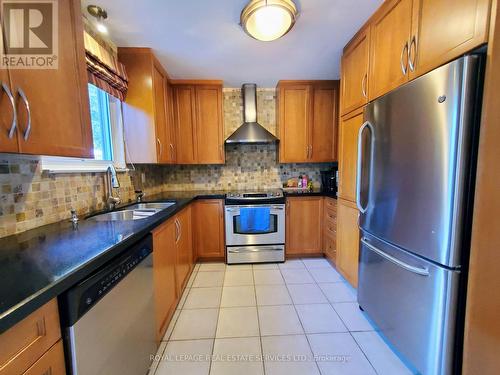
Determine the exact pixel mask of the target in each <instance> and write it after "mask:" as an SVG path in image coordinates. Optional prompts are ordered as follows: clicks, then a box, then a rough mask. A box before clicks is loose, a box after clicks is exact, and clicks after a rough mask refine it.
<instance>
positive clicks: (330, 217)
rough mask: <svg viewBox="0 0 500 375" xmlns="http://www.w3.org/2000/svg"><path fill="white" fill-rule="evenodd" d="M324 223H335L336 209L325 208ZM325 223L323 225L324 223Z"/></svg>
mask: <svg viewBox="0 0 500 375" xmlns="http://www.w3.org/2000/svg"><path fill="white" fill-rule="evenodd" d="M325 223H326V224H331V225H337V211H332V210H328V209H326V210H325ZM326 224H325V225H326Z"/></svg>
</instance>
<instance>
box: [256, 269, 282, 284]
mask: <svg viewBox="0 0 500 375" xmlns="http://www.w3.org/2000/svg"><path fill="white" fill-rule="evenodd" d="M253 277H254V279H255V285H276V284H284V283H285V281H284V280H283V277H281V272H280V271H279V270H254V271H253Z"/></svg>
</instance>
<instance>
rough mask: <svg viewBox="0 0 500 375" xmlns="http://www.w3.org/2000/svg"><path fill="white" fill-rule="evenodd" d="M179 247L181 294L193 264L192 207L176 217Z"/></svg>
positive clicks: (177, 270)
mask: <svg viewBox="0 0 500 375" xmlns="http://www.w3.org/2000/svg"><path fill="white" fill-rule="evenodd" d="M175 224H176V237H175V244H176V248H177V264H176V269H175V270H176V280H177V294H178V295H179V296H180V295H181V293H182V290H183V289H184V287H185V286H186V283H187V280H188V276H189V274H190V272H191V266H192V264H193V260H192V259H193V233H192V229H191V207H187V208H185V209H184V210H182V211H181V212H180V213H179V214H178V215H177V216H176V217H175Z"/></svg>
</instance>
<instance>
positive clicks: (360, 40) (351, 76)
mask: <svg viewBox="0 0 500 375" xmlns="http://www.w3.org/2000/svg"><path fill="white" fill-rule="evenodd" d="M369 59H370V27H369V26H366V27H364V28H363V29H361V30H360V31H359V32H358V33H357V34H356V35H355V36H354V38H353V39H352V40H351V41H350V42H349V44H348V45H347V46H346V47H345V48H344V54H343V55H342V61H341V73H340V82H341V114H342V115H345V114H346V113H349V112H351V111H353V110H355V109H357V108H359V107H362V106H363V105H365V104H366V103H367V102H368V90H369V87H368V67H369Z"/></svg>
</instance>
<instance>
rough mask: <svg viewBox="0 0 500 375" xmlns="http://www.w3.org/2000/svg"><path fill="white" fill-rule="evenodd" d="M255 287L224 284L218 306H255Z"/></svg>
mask: <svg viewBox="0 0 500 375" xmlns="http://www.w3.org/2000/svg"><path fill="white" fill-rule="evenodd" d="M256 305H257V302H256V301H255V289H254V287H253V286H251V285H243V286H225V287H224V289H223V290H222V300H221V304H220V307H243V306H256Z"/></svg>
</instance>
